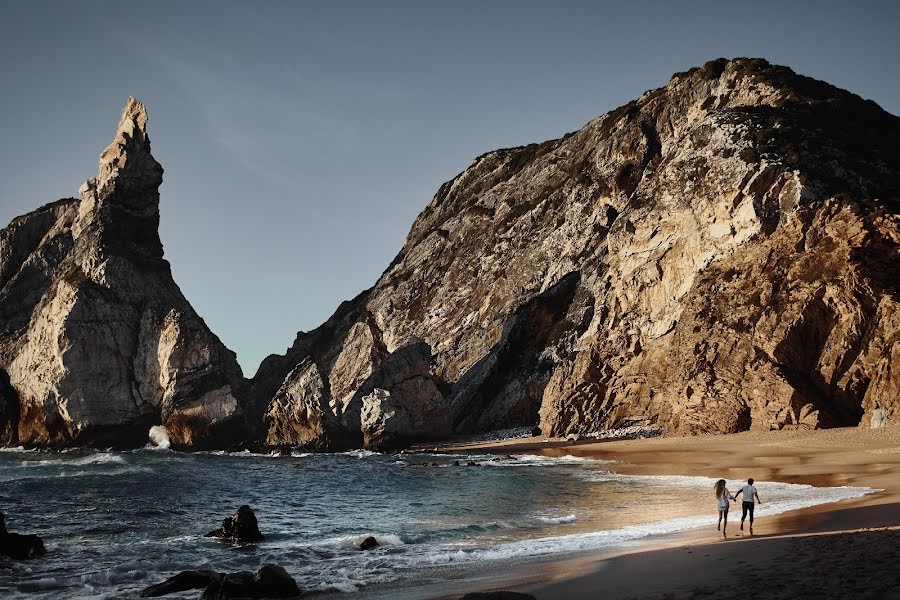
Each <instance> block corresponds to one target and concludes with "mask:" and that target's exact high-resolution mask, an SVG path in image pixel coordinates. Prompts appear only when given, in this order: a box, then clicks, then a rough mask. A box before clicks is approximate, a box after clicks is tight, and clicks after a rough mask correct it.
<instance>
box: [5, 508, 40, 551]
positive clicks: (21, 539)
mask: <svg viewBox="0 0 900 600" xmlns="http://www.w3.org/2000/svg"><path fill="white" fill-rule="evenodd" d="M46 553H47V551H46V550H45V549H44V541H43V540H42V539H41V538H40V537H39V536H36V535H31V534H21V533H9V532H8V531H7V530H6V518H5V517H4V515H3V513H0V556H8V557H9V558H12V559H13V560H29V559H32V558H37V557H39V556H43V555H44V554H46Z"/></svg>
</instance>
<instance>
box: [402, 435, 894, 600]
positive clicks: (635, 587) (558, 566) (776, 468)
mask: <svg viewBox="0 0 900 600" xmlns="http://www.w3.org/2000/svg"><path fill="white" fill-rule="evenodd" d="M417 449H418V450H420V451H426V450H427V451H434V450H435V447H434V446H429V447H427V448H426V447H424V446H421V447H418V448H417ZM437 451H438V452H439V453H481V454H538V455H544V456H579V457H585V458H594V459H602V460H607V461H614V462H610V463H609V465H608V468H609V470H610V471H614V472H616V473H621V474H628V475H669V476H670V475H681V476H704V477H713V478H718V477H722V478H725V479H728V480H743V479H746V478H747V477H753V478H754V479H755V480H756V484H757V487H759V489H760V496H761V499H762V500H763V502H762V504H761V505H760V507H761V511H760V512H762V513H763V514H760V515H758V516H757V518H756V523H755V527H754V530H755V534H756V535H754V536H752V537H751V536H750V535H749V532H745V533H746V535H741V532H740V531H739V530H738V525H739V521H740V510H739V509H738V510H735V506H736V505H734V504H733V505H732V510H731V511H730V514H729V516H730V517H731V518H730V519H729V532H728V534H729V537H728V539H723V538H722V535H721V533H719V532H717V531H716V530H715V529H713V528H712V526H713V525H714V524H715V522H716V515H715V512H714V509H713V508H712V504H713V503H712V502H710V506H711V509H710V524H711V525H710V527H709V528H696V529H686V530H683V531H679V532H676V533H673V534H667V535H663V536H660V538H659V539H656V540H651V539H644V540H642V541H641V543H639V544H637V545H633V546H629V547H620V548H616V549H610V551H608V552H607V551H597V552H590V553H585V554H583V555H581V554H580V555H577V556H569V557H556V558H554V557H548V559H547V560H545V561H541V560H538V561H537V562H536V563H535V564H534V565H529V567H528V568H527V569H523V570H519V571H517V570H516V569H515V568H514V569H513V570H511V571H510V572H506V573H502V572H501V573H497V577H496V580H494V581H490V582H484V583H483V584H482V586H481V587H479V588H477V589H476V588H473V587H472V586H465V589H460V590H453V593H442V594H439V595H436V596H434V597H435V598H454V597H457V596H458V595H459V594H460V593H463V592H470V591H492V590H500V589H509V590H516V591H521V592H525V593H529V594H533V595H534V596H535V597H536V598H538V599H542V598H547V599H551V598H596V597H597V593H598V590H602V591H603V597H604V598H641V597H645V598H656V597H662V596H665V597H666V598H681V597H684V598H693V597H699V596H703V595H709V594H714V593H715V591H714V590H715V587H716V586H718V585H729V586H731V587H733V584H735V583H737V582H738V581H743V582H744V583H745V584H749V583H748V582H750V581H751V579H752V577H753V575H752V574H754V573H755V574H756V576H757V577H763V578H764V580H765V581H768V580H769V579H770V578H769V577H768V576H767V575H766V574H771V573H773V572H774V573H781V571H784V568H783V565H781V564H779V562H778V561H777V560H776V557H778V556H783V555H790V556H791V558H790V563H791V564H792V565H793V569H791V570H788V572H787V574H785V573H782V575H784V576H785V577H787V579H786V580H785V581H780V580H776V581H768V583H763V584H761V585H765V586H766V588H771V589H773V590H774V591H775V592H776V596H775V597H781V596H778V595H777V593H783V594H784V597H791V596H790V595H791V594H794V596H793V597H796V595H797V594H798V593H799V592H798V590H799V589H800V587H799V586H810V589H813V588H815V587H816V586H820V585H821V584H822V581H823V580H822V579H821V578H822V576H824V575H825V574H822V573H820V574H819V575H818V576H815V577H814V576H812V575H810V576H809V577H804V576H803V571H804V568H805V569H806V571H807V572H809V573H817V572H818V571H820V570H821V569H822V568H824V567H823V565H831V566H830V568H831V570H832V571H834V570H838V571H840V570H845V571H847V572H848V577H849V578H848V585H851V587H850V588H848V589H845V588H843V587H841V586H840V585H838V586H837V587H835V588H834V590H837V591H838V592H839V593H840V594H845V595H846V594H851V595H852V594H857V595H858V594H860V593H863V592H866V590H870V589H872V585H876V584H872V583H871V582H868V583H867V584H866V585H867V587H866V588H865V589H863V590H862V592H861V591H860V589H857V588H854V587H852V586H853V585H857V583H856V582H857V581H860V580H861V579H860V578H859V577H856V576H855V575H853V574H855V573H865V572H866V569H867V568H870V567H875V566H877V565H878V564H880V563H879V562H878V556H875V558H872V555H873V550H872V544H875V546H876V548H881V549H884V548H890V547H891V546H892V545H893V544H894V543H895V542H900V428H885V429H858V428H841V429H827V430H812V431H767V432H752V431H751V432H742V433H736V434H726V435H704V436H695V437H655V438H645V439H634V440H609V441H607V440H601V441H595V440H587V441H581V442H575V443H572V442H567V441H566V440H563V439H544V438H517V439H508V440H503V441H488V442H465V441H458V442H450V443H445V444H442V445H438V446H437ZM767 482H783V483H795V484H807V485H812V486H815V487H840V486H853V487H868V488H875V489H877V490H880V491H876V492H873V493H870V494H866V495H865V496H861V497H857V498H851V499H847V500H842V501H839V502H831V503H826V504H817V505H815V506H811V507H807V508H800V509H795V510H790V511H787V512H783V513H780V514H776V515H766V514H765V513H764V510H765V484H766V483H767ZM704 492H706V490H698V493H704ZM882 540H889V541H885V542H884V543H882ZM748 545H749V548H748ZM836 546H839V547H840V548H841V550H840V552H835V549H834V547H836ZM874 554H875V555H877V554H878V552H877V549H876V551H875V552H874ZM773 561H774V562H773ZM835 561H837V563H840V564H837V563H836V562H835ZM782 562H783V561H782ZM801 563H802V564H801ZM788 575H789V576H788ZM748 577H750V578H751V579H748ZM785 577H782V579H784V578H785ZM776 579H777V578H776ZM863 579H865V577H863ZM869 579H871V578H869ZM807 580H808V581H807ZM866 581H868V579H866ZM882 583H883V582H882ZM890 584H891V585H892V586H893V585H896V587H895V588H894V587H891V588H889V589H896V590H897V591H896V594H897V597H900V580H898V581H897V582H890ZM710 585H712V586H713V588H712V589H711V588H710V587H709V586H710ZM845 587H846V586H845ZM470 588H471V589H470ZM779 590H781V591H780V592H779ZM834 590H832V591H834ZM448 592H449V590H448ZM822 593H824V594H826V595H825V596H821V597H840V594H839V595H828V594H829V593H830V592H829V589H823V590H822ZM869 597H888V596H878V595H875V596H869ZM889 597H893V596H889Z"/></svg>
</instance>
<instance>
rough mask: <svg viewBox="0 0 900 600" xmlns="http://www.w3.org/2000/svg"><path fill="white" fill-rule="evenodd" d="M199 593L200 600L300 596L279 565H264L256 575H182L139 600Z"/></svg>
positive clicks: (238, 573) (196, 573)
mask: <svg viewBox="0 0 900 600" xmlns="http://www.w3.org/2000/svg"><path fill="white" fill-rule="evenodd" d="M194 589H202V590H203V594H202V595H201V600H235V599H237V598H293V597H296V596H299V595H300V588H299V587H298V586H297V582H296V581H294V578H293V577H291V576H290V575H289V574H288V572H287V571H285V570H284V569H283V568H281V567H279V566H278V565H265V566H263V567H262V568H261V569H260V570H259V571H257V572H256V573H251V572H249V571H239V572H237V573H229V574H227V575H226V574H225V573H217V572H215V571H182V572H181V573H178V574H177V575H175V576H174V577H170V578H169V579H167V580H166V581H164V582H162V583H159V584H156V585H152V586H150V587H148V588H146V589H145V590H144V591H143V592H141V597H144V598H146V597H155V596H165V595H166V594H174V593H176V592H182V591H185V590H194Z"/></svg>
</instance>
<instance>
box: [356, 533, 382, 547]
mask: <svg viewBox="0 0 900 600" xmlns="http://www.w3.org/2000/svg"><path fill="white" fill-rule="evenodd" d="M379 545H380V544H379V543H378V540H376V539H375V538H374V537H373V536H371V535H370V536H369V537H367V538H366V539H364V540H363V541H362V543H361V544H360V545H359V549H360V550H363V551H365V550H372V549H374V548H377V547H378V546H379Z"/></svg>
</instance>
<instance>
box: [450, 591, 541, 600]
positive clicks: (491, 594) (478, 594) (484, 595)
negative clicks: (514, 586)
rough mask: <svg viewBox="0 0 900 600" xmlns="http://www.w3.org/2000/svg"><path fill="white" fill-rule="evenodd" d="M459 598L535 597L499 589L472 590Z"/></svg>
mask: <svg viewBox="0 0 900 600" xmlns="http://www.w3.org/2000/svg"><path fill="white" fill-rule="evenodd" d="M459 600H535V597H534V596H532V595H531V594H523V593H521V592H507V591H504V590H501V591H497V592H474V593H472V594H466V595H465V596H463V597H462V598H460V599H459Z"/></svg>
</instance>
